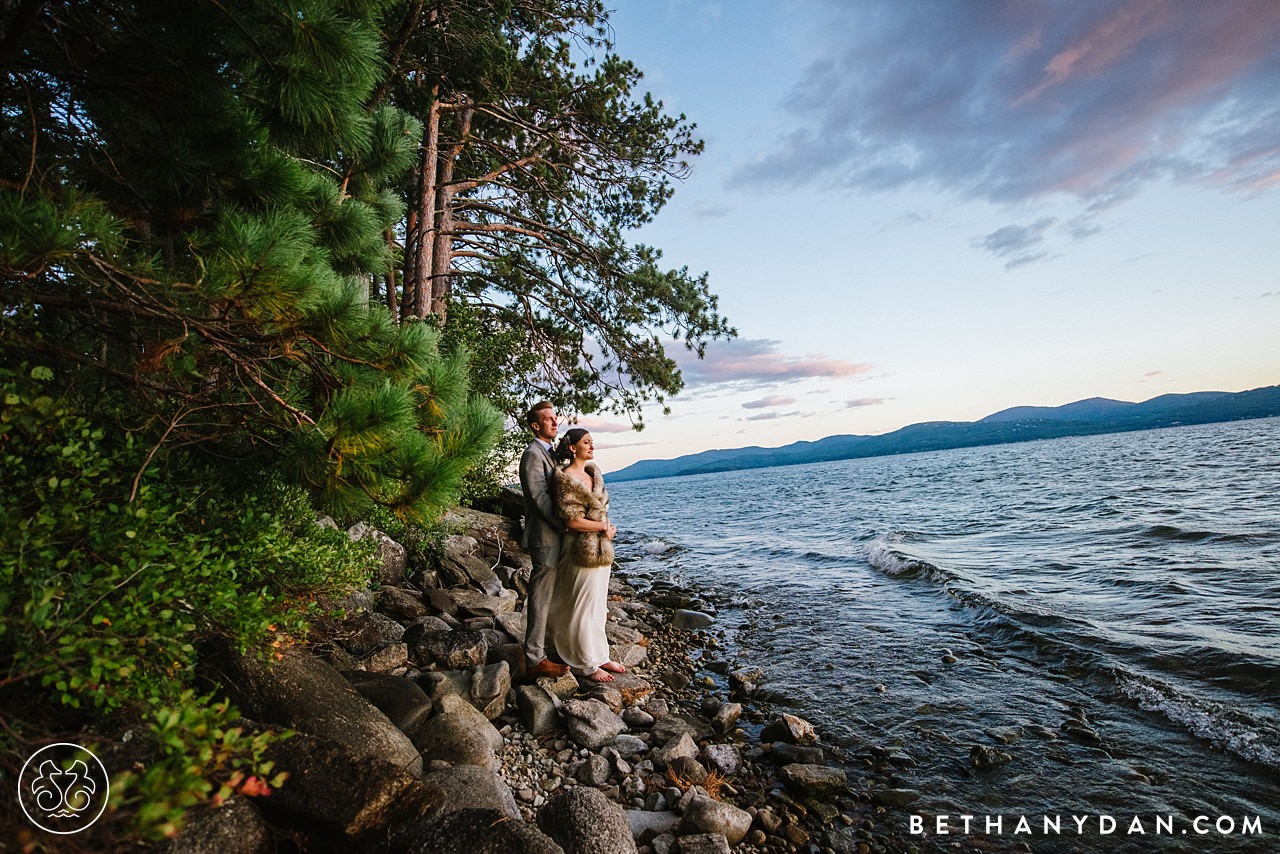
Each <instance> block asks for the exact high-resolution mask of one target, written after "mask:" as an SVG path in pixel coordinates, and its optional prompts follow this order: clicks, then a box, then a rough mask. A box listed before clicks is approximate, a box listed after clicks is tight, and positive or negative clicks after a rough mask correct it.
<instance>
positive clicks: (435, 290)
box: [431, 107, 475, 326]
mask: <svg viewBox="0 0 1280 854" xmlns="http://www.w3.org/2000/svg"><path fill="white" fill-rule="evenodd" d="M474 115H475V110H474V109H472V108H470V107H468V108H467V109H465V110H463V111H462V116H461V118H460V120H459V122H458V125H459V131H458V142H457V144H456V145H455V146H454V147H453V148H452V150H450V151H449V153H448V156H447V157H445V158H444V160H443V162H441V164H440V182H439V185H438V189H437V191H436V195H437V197H438V202H437V204H436V219H435V235H434V237H435V241H434V243H435V245H434V247H433V249H432V258H431V260H432V266H431V313H432V314H433V315H435V316H436V317H438V318H439V319H440V325H441V326H444V324H445V322H446V321H447V320H448V313H449V296H450V294H451V293H452V290H453V287H452V286H453V196H454V193H455V189H454V187H453V169H454V164H455V163H457V161H458V156H459V155H460V154H461V153H462V149H463V148H464V147H465V146H466V144H467V137H468V136H469V135H470V133H471V119H472V117H473V116H474Z"/></svg>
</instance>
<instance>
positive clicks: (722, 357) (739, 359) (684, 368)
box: [668, 338, 873, 388]
mask: <svg viewBox="0 0 1280 854" xmlns="http://www.w3.org/2000/svg"><path fill="white" fill-rule="evenodd" d="M780 346H781V342H779V341H773V340H770V339H766V338H735V339H732V340H730V341H712V342H711V343H710V344H708V345H707V350H706V357H705V358H703V359H699V358H698V357H697V355H696V354H694V353H692V352H690V351H688V350H686V349H685V348H684V347H682V346H673V347H671V348H670V349H669V351H668V352H669V353H670V354H671V357H672V358H673V359H675V360H676V363H677V364H678V365H679V366H680V372H681V374H682V375H683V376H684V381H685V384H686V385H687V386H688V387H689V388H700V387H706V386H713V385H727V384H735V385H738V386H741V387H747V388H751V387H759V386H766V385H769V384H772V383H777V382H783V381H788V380H799V379H808V378H812V377H825V378H828V379H842V378H847V377H855V376H858V375H859V374H864V373H866V372H868V371H870V370H871V369H872V367H873V366H872V365H869V364H863V363H855V362H849V361H846V360H844V359H834V358H831V357H829V356H825V355H822V354H816V355H807V356H790V355H787V354H785V353H782V352H780V350H779V348H780Z"/></svg>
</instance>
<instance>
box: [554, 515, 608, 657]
mask: <svg viewBox="0 0 1280 854" xmlns="http://www.w3.org/2000/svg"><path fill="white" fill-rule="evenodd" d="M570 536H573V535H572V534H571V535H570ZM567 539H568V538H567V537H566V543H565V545H564V547H563V548H562V549H561V554H562V555H563V557H562V558H561V559H560V565H559V566H558V567H557V568H556V588H555V593H554V594H553V595H552V597H551V608H550V610H549V612H548V614H547V634H548V639H549V641H550V648H551V649H554V650H555V652H556V654H557V655H558V656H559V657H560V660H561V661H563V662H564V663H565V664H567V665H569V666H570V667H571V668H573V672H574V673H576V674H577V675H579V676H586V675H588V674H590V673H594V672H595V671H596V670H597V669H598V668H599V667H600V665H602V664H604V663H605V662H607V661H608V660H609V639H608V638H607V637H605V633H604V623H605V620H606V619H607V617H608V608H609V606H608V601H609V573H610V568H611V567H610V564H605V565H604V566H594V567H584V566H580V565H578V564H577V563H575V562H574V561H573V559H572V555H573V553H574V549H572V548H570V547H569V543H568V542H567Z"/></svg>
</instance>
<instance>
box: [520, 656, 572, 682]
mask: <svg viewBox="0 0 1280 854" xmlns="http://www.w3.org/2000/svg"><path fill="white" fill-rule="evenodd" d="M568 672H569V665H567V664H556V663H555V662H554V661H552V660H551V659H549V658H544V659H542V661H539V662H538V663H537V664H533V665H530V666H528V667H526V668H525V673H527V674H529V678H530V679H540V678H542V677H543V676H563V675H565V674H566V673H568Z"/></svg>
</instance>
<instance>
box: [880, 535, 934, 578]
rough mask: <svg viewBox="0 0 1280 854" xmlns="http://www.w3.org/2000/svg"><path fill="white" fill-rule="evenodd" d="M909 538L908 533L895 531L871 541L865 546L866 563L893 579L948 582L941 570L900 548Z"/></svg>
mask: <svg viewBox="0 0 1280 854" xmlns="http://www.w3.org/2000/svg"><path fill="white" fill-rule="evenodd" d="M910 536H911V535H910V533H908V532H905V531H895V532H893V533H890V534H887V535H885V536H883V537H877V538H876V539H874V540H872V541H871V542H869V543H868V544H867V562H868V563H870V564H871V566H872V567H873V568H875V569H877V570H879V571H880V572H883V573H884V574H885V575H888V576H890V577H893V578H928V579H930V580H932V581H937V582H939V583H943V582H946V581H948V580H950V578H951V576H950V575H948V574H947V573H945V572H943V570H942V569H941V568H939V567H938V566H935V565H934V564H932V563H929V561H927V560H923V559H922V558H919V557H916V556H915V555H912V554H911V553H910V552H908V551H906V550H905V549H904V548H903V547H902V545H903V542H904V540H907V539H909V538H910Z"/></svg>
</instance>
